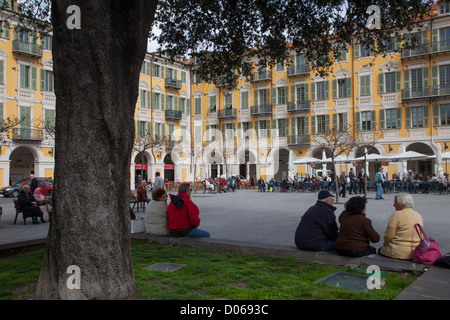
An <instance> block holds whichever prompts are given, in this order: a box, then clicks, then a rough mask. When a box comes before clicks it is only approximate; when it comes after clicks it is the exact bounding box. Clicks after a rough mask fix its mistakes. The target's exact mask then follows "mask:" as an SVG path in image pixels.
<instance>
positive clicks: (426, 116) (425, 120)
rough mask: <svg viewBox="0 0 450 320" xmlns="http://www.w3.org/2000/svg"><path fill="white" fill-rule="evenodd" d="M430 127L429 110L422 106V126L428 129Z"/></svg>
mask: <svg viewBox="0 0 450 320" xmlns="http://www.w3.org/2000/svg"><path fill="white" fill-rule="evenodd" d="M429 125H430V108H429V107H428V106H423V126H424V127H428V126H429Z"/></svg>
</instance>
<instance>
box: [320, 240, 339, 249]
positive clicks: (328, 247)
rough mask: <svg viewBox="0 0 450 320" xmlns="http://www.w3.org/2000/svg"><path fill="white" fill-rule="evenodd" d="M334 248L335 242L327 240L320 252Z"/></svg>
mask: <svg viewBox="0 0 450 320" xmlns="http://www.w3.org/2000/svg"><path fill="white" fill-rule="evenodd" d="M335 246H336V242H335V241H331V240H328V242H327V244H326V245H325V247H323V248H322V251H327V250H334V249H335Z"/></svg>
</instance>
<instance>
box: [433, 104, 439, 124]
mask: <svg viewBox="0 0 450 320" xmlns="http://www.w3.org/2000/svg"><path fill="white" fill-rule="evenodd" d="M439 119H440V116H439V105H438V104H437V103H433V126H435V127H436V126H439V125H440V121H439Z"/></svg>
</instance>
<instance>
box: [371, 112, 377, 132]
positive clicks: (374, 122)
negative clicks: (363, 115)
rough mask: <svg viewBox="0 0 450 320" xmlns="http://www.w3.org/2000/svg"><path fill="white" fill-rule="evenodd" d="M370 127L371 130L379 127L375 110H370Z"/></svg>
mask: <svg viewBox="0 0 450 320" xmlns="http://www.w3.org/2000/svg"><path fill="white" fill-rule="evenodd" d="M370 117H371V120H370V129H371V130H376V129H377V121H376V117H377V112H376V111H375V110H372V111H370Z"/></svg>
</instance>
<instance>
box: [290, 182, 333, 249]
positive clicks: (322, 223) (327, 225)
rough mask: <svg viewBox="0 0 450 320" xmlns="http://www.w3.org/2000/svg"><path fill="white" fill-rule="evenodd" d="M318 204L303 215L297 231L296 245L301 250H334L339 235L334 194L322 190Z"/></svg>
mask: <svg viewBox="0 0 450 320" xmlns="http://www.w3.org/2000/svg"><path fill="white" fill-rule="evenodd" d="M317 197H318V200H317V202H316V204H315V205H314V206H312V207H310V208H309V209H308V210H307V211H306V212H305V214H304V215H303V216H302V218H301V220H300V223H299V224H298V227H297V230H296V231H295V238H294V240H295V245H296V246H297V248H298V249H300V250H306V251H322V250H333V249H334V247H335V242H336V238H337V236H338V227H337V223H336V216H335V215H334V211H335V210H336V207H334V206H333V202H334V198H333V197H334V196H333V195H332V194H331V193H330V192H329V191H328V190H325V189H324V190H321V191H320V192H319V194H318V196H317Z"/></svg>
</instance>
